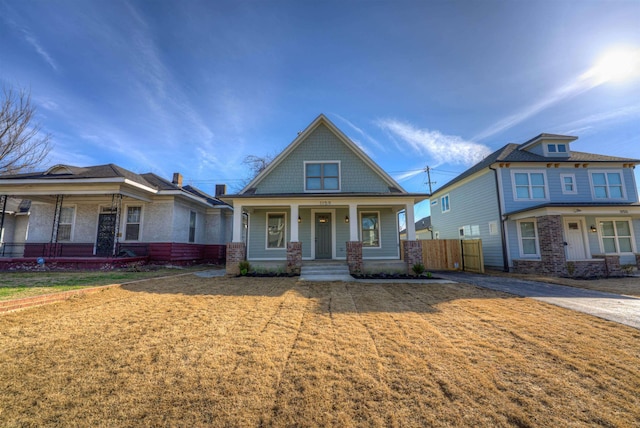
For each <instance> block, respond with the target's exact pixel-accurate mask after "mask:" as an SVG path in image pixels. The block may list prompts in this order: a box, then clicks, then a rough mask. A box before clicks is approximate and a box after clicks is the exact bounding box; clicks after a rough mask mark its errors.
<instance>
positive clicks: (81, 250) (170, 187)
mask: <svg viewBox="0 0 640 428" xmlns="http://www.w3.org/2000/svg"><path fill="white" fill-rule="evenodd" d="M20 201H22V202H20ZM25 202H27V203H25ZM21 208H22V209H21ZM232 211H233V210H232V209H231V207H230V206H229V205H227V204H225V203H224V202H222V201H220V200H219V199H218V198H216V197H213V196H210V195H207V194H206V193H204V192H202V191H200V190H198V189H196V188H194V187H192V186H188V185H187V186H183V185H182V176H181V175H180V174H178V173H176V174H174V179H173V182H172V181H168V180H165V179H163V178H161V177H159V176H157V175H155V174H152V173H147V174H135V173H133V172H131V171H128V170H126V169H124V168H122V167H119V166H117V165H113V164H108V165H98V166H89V167H76V166H70V165H57V166H54V167H52V168H50V169H49V170H47V171H44V172H36V173H26V174H17V175H5V176H0V224H1V225H2V226H1V227H0V228H1V229H2V232H3V236H2V237H1V238H2V239H1V240H0V243H1V247H2V248H0V256H1V255H4V258H3V259H0V263H4V264H5V265H6V264H7V263H8V261H7V257H11V258H27V259H29V258H32V259H33V258H37V257H44V258H46V259H51V258H55V259H57V260H61V259H62V258H65V257H67V258H82V257H84V258H92V257H94V258H95V257H101V258H114V257H124V256H128V257H139V258H140V257H142V258H144V259H145V260H151V261H154V260H158V261H170V262H192V261H222V260H224V258H225V254H224V251H225V245H226V243H227V242H228V241H229V240H230V239H231V220H232V216H233V214H232Z"/></svg>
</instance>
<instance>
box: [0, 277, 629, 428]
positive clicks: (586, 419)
mask: <svg viewBox="0 0 640 428" xmlns="http://www.w3.org/2000/svg"><path fill="white" fill-rule="evenodd" d="M639 340H640V331H638V330H635V329H632V328H627V327H624V326H620V325H618V324H614V323H610V322H607V321H603V320H601V319H598V318H595V317H590V316H588V315H584V314H579V313H575V312H572V311H569V310H564V309H561V308H557V307H554V306H551V305H547V304H544V303H540V302H536V301H533V300H529V299H522V298H514V297H512V296H509V295H506V294H500V293H497V292H493V291H490V290H484V289H480V288H477V287H473V286H468V285H464V284H429V285H422V284H362V283H338V282H336V283H304V282H297V281H296V280H295V279H290V278H273V279H253V278H231V279H229V278H208V279H207V278H198V277H195V276H184V277H178V278H172V279H167V280H151V281H146V282H142V283H138V284H133V285H129V286H125V287H123V288H117V289H109V290H105V291H103V292H100V293H97V294H93V295H89V296H82V297H78V298H74V299H72V300H70V301H66V302H64V303H59V304H55V305H50V306H45V307H40V308H34V309H30V310H26V311H22V312H18V313H13V314H9V315H5V316H2V317H0V426H8V427H12V426H43V425H44V426H93V425H95V426H242V427H248V426H343V427H349V426H452V425H453V426H460V425H465V426H519V427H526V426H571V425H572V426H593V425H604V426H638V425H640V364H639V362H640V346H638V343H639Z"/></svg>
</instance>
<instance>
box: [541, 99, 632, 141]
mask: <svg viewBox="0 0 640 428" xmlns="http://www.w3.org/2000/svg"><path fill="white" fill-rule="evenodd" d="M629 120H640V105H635V106H627V107H623V108H619V109H616V110H612V111H605V112H602V113H598V114H592V115H590V116H587V117H584V118H582V119H578V120H574V121H572V122H568V123H565V124H562V125H559V126H556V127H554V128H553V131H554V132H557V133H560V134H568V135H577V136H580V135H581V134H585V133H590V132H593V131H595V130H596V129H597V128H598V127H599V126H600V127H602V126H608V125H610V124H612V123H618V122H626V121H629Z"/></svg>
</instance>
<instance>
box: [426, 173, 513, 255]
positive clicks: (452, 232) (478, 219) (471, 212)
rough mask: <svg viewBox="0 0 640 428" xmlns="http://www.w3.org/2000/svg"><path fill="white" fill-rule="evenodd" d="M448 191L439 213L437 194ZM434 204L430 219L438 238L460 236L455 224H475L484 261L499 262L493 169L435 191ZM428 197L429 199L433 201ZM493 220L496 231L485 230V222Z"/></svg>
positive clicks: (497, 214) (461, 225) (475, 237)
mask: <svg viewBox="0 0 640 428" xmlns="http://www.w3.org/2000/svg"><path fill="white" fill-rule="evenodd" d="M447 193H448V194H449V206H450V210H449V211H448V212H446V213H442V211H441V205H440V203H441V202H440V197H441V196H444V195H446V194H447ZM434 200H435V201H437V204H435V205H431V222H432V224H433V230H434V231H437V232H439V233H440V239H460V235H459V228H460V227H463V226H471V225H477V226H479V229H480V236H471V237H469V238H472V239H482V251H483V254H484V263H485V265H488V266H502V264H503V261H502V238H501V234H500V228H501V227H502V225H501V222H500V212H499V208H498V197H497V195H496V182H495V175H494V172H493V171H491V170H488V171H487V172H486V173H485V174H483V175H481V176H479V177H478V178H476V179H475V180H473V181H471V182H468V183H465V184H463V185H461V186H459V187H456V188H454V189H451V190H449V191H448V192H447V191H445V192H443V193H438V196H437V198H436V199H434ZM434 200H432V202H433V201H434ZM492 221H493V222H496V223H497V226H498V227H497V233H496V234H494V235H491V234H490V233H489V223H490V222H492Z"/></svg>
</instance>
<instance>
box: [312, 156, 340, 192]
mask: <svg viewBox="0 0 640 428" xmlns="http://www.w3.org/2000/svg"><path fill="white" fill-rule="evenodd" d="M318 163H319V164H326V163H335V164H338V189H337V190H307V164H318ZM302 174H303V180H304V191H305V193H337V192H341V191H342V162H341V161H339V160H323V161H304V162H303V167H302Z"/></svg>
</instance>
